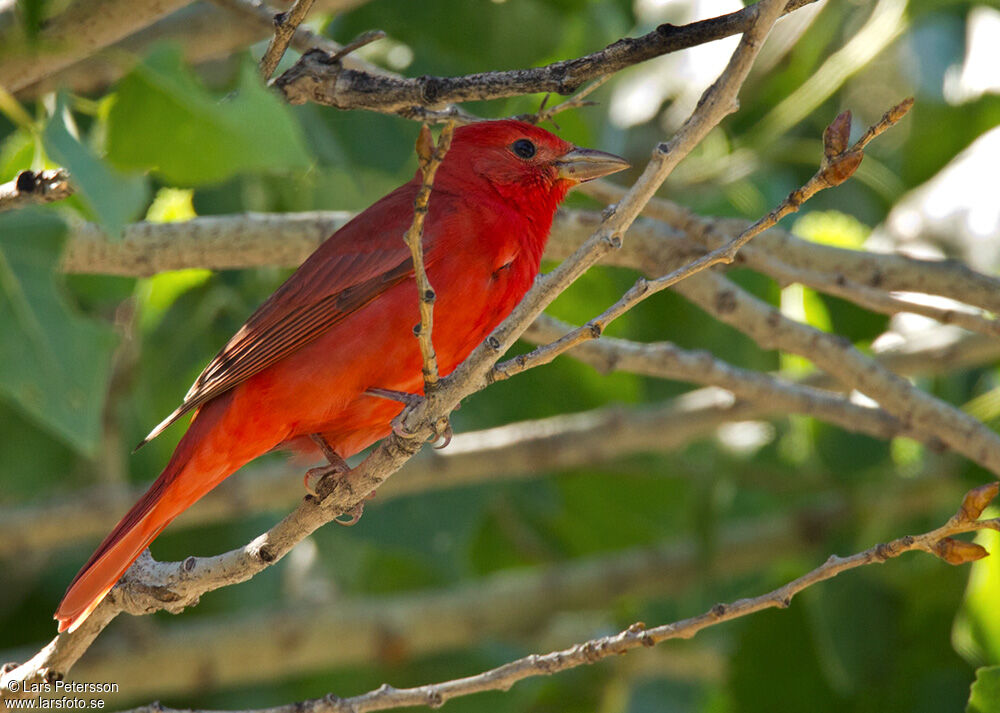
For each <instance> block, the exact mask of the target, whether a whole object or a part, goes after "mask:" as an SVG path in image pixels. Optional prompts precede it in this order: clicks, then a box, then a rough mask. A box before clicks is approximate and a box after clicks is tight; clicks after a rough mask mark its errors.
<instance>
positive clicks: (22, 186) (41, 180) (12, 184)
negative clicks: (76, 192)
mask: <svg viewBox="0 0 1000 713" xmlns="http://www.w3.org/2000/svg"><path fill="white" fill-rule="evenodd" d="M72 193H73V187H72V186H70V184H69V174H68V173H67V172H66V170H65V169H63V168H56V169H53V170H50V171H39V172H38V173H35V172H34V171H21V172H20V173H19V174H17V177H16V178H15V179H14V180H13V181H8V182H7V183H4V184H0V213H2V212H3V211H5V210H14V209H16V208H23V207H24V206H27V205H37V204H39V203H51V202H53V201H59V200H62V199H63V198H66V197H67V196H70V195H72Z"/></svg>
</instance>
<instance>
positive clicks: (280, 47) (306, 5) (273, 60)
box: [260, 0, 313, 82]
mask: <svg viewBox="0 0 1000 713" xmlns="http://www.w3.org/2000/svg"><path fill="white" fill-rule="evenodd" d="M312 5H313V0H295V4H294V5H292V9H291V10H288V11H287V12H280V13H278V14H277V15H275V16H274V37H272V38H271V41H270V42H269V43H268V45H267V50H266V51H265V52H264V56H263V57H261V58H260V76H261V77H263V78H264V81H265V82H266V81H267V80H269V79H270V78H271V75H272V74H274V70H275V69H277V67H278V63H279V62H280V61H281V58H282V57H284V56H285V50H287V49H288V45H289V44H290V43H291V41H292V36H293V35H294V34H295V30H296V29H298V26H299V25H301V24H302V23H303V22H305V19H306V15H308V14H309V10H310V9H312Z"/></svg>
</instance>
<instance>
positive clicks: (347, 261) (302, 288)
mask: <svg viewBox="0 0 1000 713" xmlns="http://www.w3.org/2000/svg"><path fill="white" fill-rule="evenodd" d="M415 192H416V186H415V185H413V184H407V185H405V186H402V187H401V188H399V189H397V190H396V191H394V192H393V193H390V194H389V195H388V196H386V197H385V198H383V199H382V200H381V201H379V202H378V203H376V204H375V205H373V206H372V207H371V208H369V209H368V210H367V211H365V212H364V213H362V214H361V215H359V216H358V217H357V218H355V219H354V220H353V221H351V222H350V223H348V224H347V225H345V226H344V227H343V228H341V229H340V230H339V231H337V232H336V233H334V234H333V235H332V236H331V237H330V238H329V239H328V240H327V241H326V242H325V243H323V245H321V246H320V247H319V249H318V250H316V252H314V253H313V254H312V255H311V256H310V257H309V258H308V259H307V260H306V261H305V262H304V263H303V264H302V265H301V266H300V267H299V269H298V270H296V271H295V273H294V274H293V275H292V276H291V277H289V278H288V280H286V281H285V283H284V284H283V285H282V286H281V287H279V288H278V289H277V290H276V291H275V293H274V294H273V295H271V297H269V298H268V299H267V301H265V302H264V303H263V304H262V305H261V306H260V307H259V308H258V309H257V311H256V312H254V314H253V315H252V316H251V317H250V318H249V319H248V320H247V321H246V323H245V324H244V325H243V326H242V327H241V328H240V329H239V331H238V332H236V334H235V335H233V337H232V338H231V339H230V340H229V342H227V343H226V345H225V346H224V347H223V348H222V349H221V350H220V351H219V353H218V354H217V355H216V356H215V358H214V359H212V361H211V362H210V363H209V364H208V366H206V367H205V369H204V371H202V373H201V375H200V376H199V377H198V378H197V379H196V380H195V382H194V384H193V385H192V386H191V388H190V389H189V390H188V392H187V394H186V395H185V397H184V401H183V402H182V403H181V405H180V406H178V407H177V408H176V409H175V410H174V412H173V413H171V414H170V415H169V416H168V417H167V418H165V419H164V420H163V421H162V422H160V424H158V425H157V426H156V427H155V428H154V429H153V430H152V431H150V433H149V435H148V436H146V437H145V438H144V439H143V440H142V442H141V443H140V444H139V445H138V446H136V449H138V448H141V447H142V446H143V445H145V444H146V443H148V442H149V441H151V440H152V439H153V438H156V437H157V436H158V435H159V434H160V433H162V432H163V431H164V430H165V429H166V428H167V427H168V426H170V425H171V424H173V423H174V422H175V421H177V420H178V419H179V418H181V417H182V416H183V415H184V414H186V413H188V412H189V411H192V410H194V409H196V408H198V407H199V406H201V405H202V404H204V403H205V402H207V401H209V400H211V399H213V398H215V397H217V396H220V395H221V394H223V393H225V392H226V391H228V390H229V389H231V388H233V387H234V386H237V385H239V384H241V383H242V382H244V381H246V380H247V379H249V378H250V377H252V376H253V375H254V374H257V373H259V372H260V371H263V370H264V369H266V368H267V367H268V366H270V365H272V364H274V363H275V362H277V361H279V360H281V359H283V358H285V357H287V356H288V355H289V354H292V353H293V352H295V351H297V350H298V349H301V348H302V347H304V346H305V345H307V344H309V343H310V342H312V341H313V340H315V339H316V338H318V337H319V336H320V335H322V334H323V333H325V332H326V331H327V330H329V329H330V328H331V327H333V326H334V325H336V324H337V323H338V322H340V321H341V320H343V319H344V318H345V317H347V316H348V315H350V314H351V313H353V312H355V311H357V310H359V309H361V308H362V307H364V306H365V305H366V304H368V303H369V302H371V301H372V300H374V299H375V298H376V297H378V296H379V295H380V294H382V293H383V292H385V291H386V290H388V289H389V288H390V287H392V286H393V285H396V284H398V283H399V282H402V281H403V280H406V279H408V278H409V277H411V276H412V275H413V260H412V258H411V256H410V251H409V248H407V247H406V245H405V244H404V242H403V239H402V237H403V233H404V232H405V230H406V228H407V227H409V221H410V219H411V217H412V205H413V195H414V194H415ZM438 202H439V205H440V204H441V202H443V201H441V198H440V197H438ZM374 216H379V217H380V220H379V225H378V226H376V227H374V229H373V227H372V226H371V225H370V224H371V223H372V221H373V217H374ZM428 232H430V231H428ZM434 242H435V241H434V240H433V237H432V236H430V235H425V261H426V262H427V263H428V264H431V263H432V262H433V261H434V259H435V255H434V251H433V250H432V247H433V244H434Z"/></svg>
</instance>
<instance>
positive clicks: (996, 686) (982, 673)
mask: <svg viewBox="0 0 1000 713" xmlns="http://www.w3.org/2000/svg"><path fill="white" fill-rule="evenodd" d="M965 713H1000V666H990V667H988V668H981V669H978V670H977V671H976V681H975V683H973V684H972V693H971V695H970V696H969V705H968V706H967V707H966V709H965Z"/></svg>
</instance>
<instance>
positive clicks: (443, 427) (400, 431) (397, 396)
mask: <svg viewBox="0 0 1000 713" xmlns="http://www.w3.org/2000/svg"><path fill="white" fill-rule="evenodd" d="M365 393H366V394H368V395H369V396H377V397H378V398H380V399H387V400H388V401H398V402H399V403H401V404H404V405H406V406H407V407H408V408H413V407H415V406H417V405H418V404H420V403H421V402H422V401H423V400H424V397H423V396H421V395H420V394H410V393H407V392H405V391H395V390H393V389H379V388H377V387H374V386H373V387H372V388H370V389H368V390H367V391H365ZM455 409H456V410H457V409H458V406H456V407H455ZM398 419H399V417H398V416H397V417H396V418H394V419H392V431H393V433H395V434H396V435H397V436H399V437H401V438H409V437H411V436H412V435H413V434H411V433H409V432H407V431H406V429H404V428H403V426H402V424H401V423H400V422H399V420H398ZM442 421H443V422H444V423H443V424H441V423H440V422H439V423H437V424H435V425H434V441H435V442H437V441H440V440H442V439H443V440H444V443H441V444H440V445H435V446H433V447H434V448H436V449H438V450H440V449H441V448H447V446H448V444H449V443H451V439H452V437H453V436H454V435H455V432H454V431H452V430H451V421H449V420H448V419H447V418H444V419H442Z"/></svg>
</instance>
